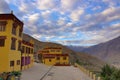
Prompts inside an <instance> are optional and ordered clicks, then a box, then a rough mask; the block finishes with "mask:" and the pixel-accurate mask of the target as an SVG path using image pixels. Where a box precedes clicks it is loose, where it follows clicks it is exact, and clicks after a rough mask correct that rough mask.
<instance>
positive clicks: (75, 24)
mask: <svg viewBox="0 0 120 80" xmlns="http://www.w3.org/2000/svg"><path fill="white" fill-rule="evenodd" d="M11 10H13V13H14V15H16V16H17V17H18V18H19V19H20V20H21V21H23V22H24V33H26V34H29V35H31V36H32V37H34V38H36V39H38V40H40V41H44V42H54V43H60V44H63V45H73V46H92V45H96V44H99V43H103V42H106V41H108V40H111V39H114V38H116V37H118V36H120V0H0V13H10V12H11Z"/></svg>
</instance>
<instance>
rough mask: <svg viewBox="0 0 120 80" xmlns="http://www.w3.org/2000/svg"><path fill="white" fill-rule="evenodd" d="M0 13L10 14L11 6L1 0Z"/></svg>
mask: <svg viewBox="0 0 120 80" xmlns="http://www.w3.org/2000/svg"><path fill="white" fill-rule="evenodd" d="M0 12H1V13H3V12H7V13H8V12H10V8H9V5H8V4H7V3H6V2H5V1H4V0H0Z"/></svg>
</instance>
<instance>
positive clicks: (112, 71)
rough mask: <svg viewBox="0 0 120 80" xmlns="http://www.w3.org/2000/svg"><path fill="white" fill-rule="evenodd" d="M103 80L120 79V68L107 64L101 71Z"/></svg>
mask: <svg viewBox="0 0 120 80" xmlns="http://www.w3.org/2000/svg"><path fill="white" fill-rule="evenodd" d="M101 77H102V80H120V70H118V69H116V68H115V67H111V66H109V65H108V64H106V65H105V66H104V67H103V68H102V72H101Z"/></svg>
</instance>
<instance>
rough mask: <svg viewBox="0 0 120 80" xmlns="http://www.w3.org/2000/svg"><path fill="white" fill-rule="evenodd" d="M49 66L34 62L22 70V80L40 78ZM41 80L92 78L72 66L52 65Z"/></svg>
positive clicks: (85, 79) (86, 79)
mask: <svg viewBox="0 0 120 80" xmlns="http://www.w3.org/2000/svg"><path fill="white" fill-rule="evenodd" d="M49 69H50V66H46V65H44V64H37V63H35V64H34V66H33V67H32V68H30V69H27V70H25V71H23V72H22V77H21V78H22V80H40V78H41V77H42V76H43V75H44V74H45V73H46V72H47V71H48V70H49ZM42 80H92V79H90V78H89V77H88V76H87V75H86V74H84V73H83V72H82V71H80V70H79V69H78V68H76V67H73V66H64V67H63V66H54V67H53V68H52V69H51V70H50V71H49V72H48V73H47V75H46V76H45V77H44V78H43V79H42Z"/></svg>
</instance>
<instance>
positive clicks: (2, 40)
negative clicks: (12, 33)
mask: <svg viewBox="0 0 120 80" xmlns="http://www.w3.org/2000/svg"><path fill="white" fill-rule="evenodd" d="M5 39H6V36H0V47H4V46H5Z"/></svg>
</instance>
